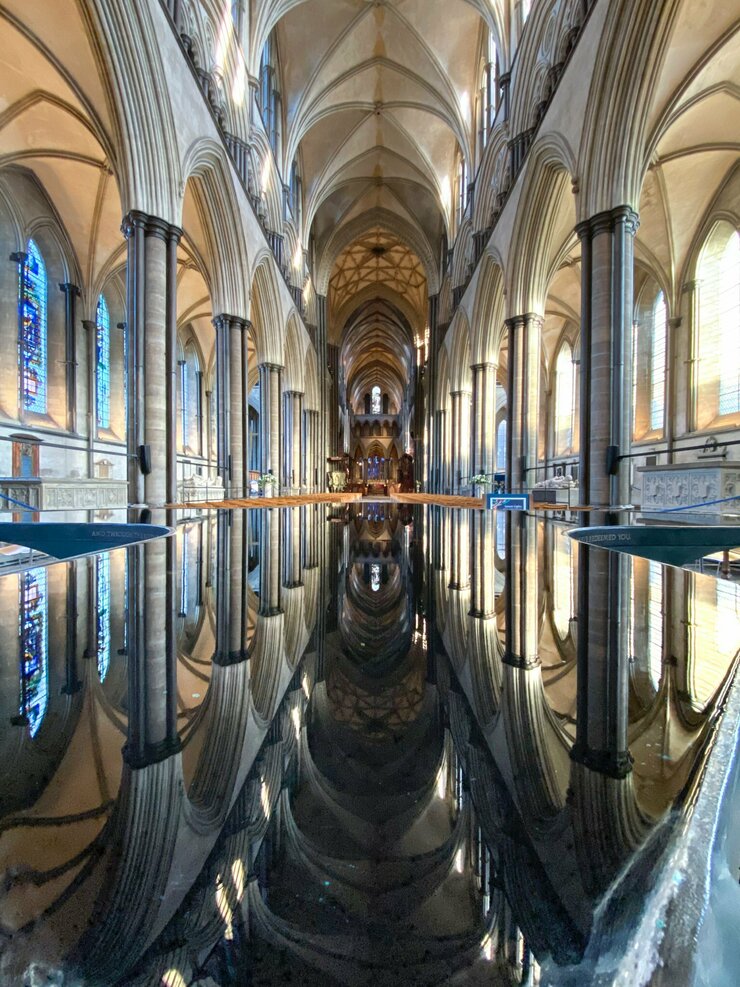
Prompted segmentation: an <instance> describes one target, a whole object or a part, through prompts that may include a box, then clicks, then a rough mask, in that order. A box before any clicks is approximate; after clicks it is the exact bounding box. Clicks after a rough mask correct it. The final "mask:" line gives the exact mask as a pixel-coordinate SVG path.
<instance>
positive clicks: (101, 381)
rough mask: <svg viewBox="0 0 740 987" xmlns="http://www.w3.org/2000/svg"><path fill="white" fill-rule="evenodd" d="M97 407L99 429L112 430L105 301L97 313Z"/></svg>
mask: <svg viewBox="0 0 740 987" xmlns="http://www.w3.org/2000/svg"><path fill="white" fill-rule="evenodd" d="M95 354H96V367H95V406H96V408H97V416H98V428H110V315H109V313H108V306H107V305H106V303H105V299H104V298H103V296H102V295H101V296H100V298H98V307H97V311H96V312H95Z"/></svg>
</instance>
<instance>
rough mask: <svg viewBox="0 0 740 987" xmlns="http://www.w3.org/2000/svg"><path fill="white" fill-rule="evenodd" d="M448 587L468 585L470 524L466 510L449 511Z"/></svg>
mask: <svg viewBox="0 0 740 987" xmlns="http://www.w3.org/2000/svg"><path fill="white" fill-rule="evenodd" d="M449 513H450V589H466V588H467V587H468V586H469V585H470V524H469V516H470V515H469V513H468V511H462V510H459V509H456V510H453V511H450V512H449Z"/></svg>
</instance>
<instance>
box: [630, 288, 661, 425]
mask: <svg viewBox="0 0 740 987" xmlns="http://www.w3.org/2000/svg"><path fill="white" fill-rule="evenodd" d="M656 287H657V286H656ZM645 295H646V297H645V301H644V302H643V303H641V304H640V305H638V307H637V310H636V312H635V321H634V322H633V324H632V435H633V438H634V439H636V440H638V441H639V440H640V439H644V438H646V437H647V436H649V435H650V434H651V433H655V432H662V431H663V428H664V426H665V384H666V342H667V332H668V322H667V316H668V311H667V308H666V300H665V295H664V294H663V292H662V291H659V290H658V291H656V292H655V294H654V295H652V294H651V293H650V289H649V288H648V291H647V292H646V293H645Z"/></svg>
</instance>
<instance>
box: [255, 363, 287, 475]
mask: <svg viewBox="0 0 740 987" xmlns="http://www.w3.org/2000/svg"><path fill="white" fill-rule="evenodd" d="M282 374H283V368H282V367H281V366H279V365H278V364H276V363H261V364H260V365H259V375H260V444H261V450H260V452H261V465H260V471H261V472H262V473H268V472H270V471H271V472H272V474H273V476H275V477H276V478H277V480H278V482H280V481H281V479H282V471H281V463H282V455H281V453H282V448H281V446H282V435H283V414H282Z"/></svg>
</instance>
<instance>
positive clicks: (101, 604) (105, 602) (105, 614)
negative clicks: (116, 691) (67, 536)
mask: <svg viewBox="0 0 740 987" xmlns="http://www.w3.org/2000/svg"><path fill="white" fill-rule="evenodd" d="M95 586H96V592H97V600H96V604H97V611H98V612H97V637H98V642H97V643H98V646H97V658H98V676H99V678H100V681H101V682H104V681H105V676H106V675H107V674H108V666H109V665H110V631H111V614H110V555H109V554H108V553H106V554H105V555H99V556H98V557H97V559H96V560H95Z"/></svg>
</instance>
